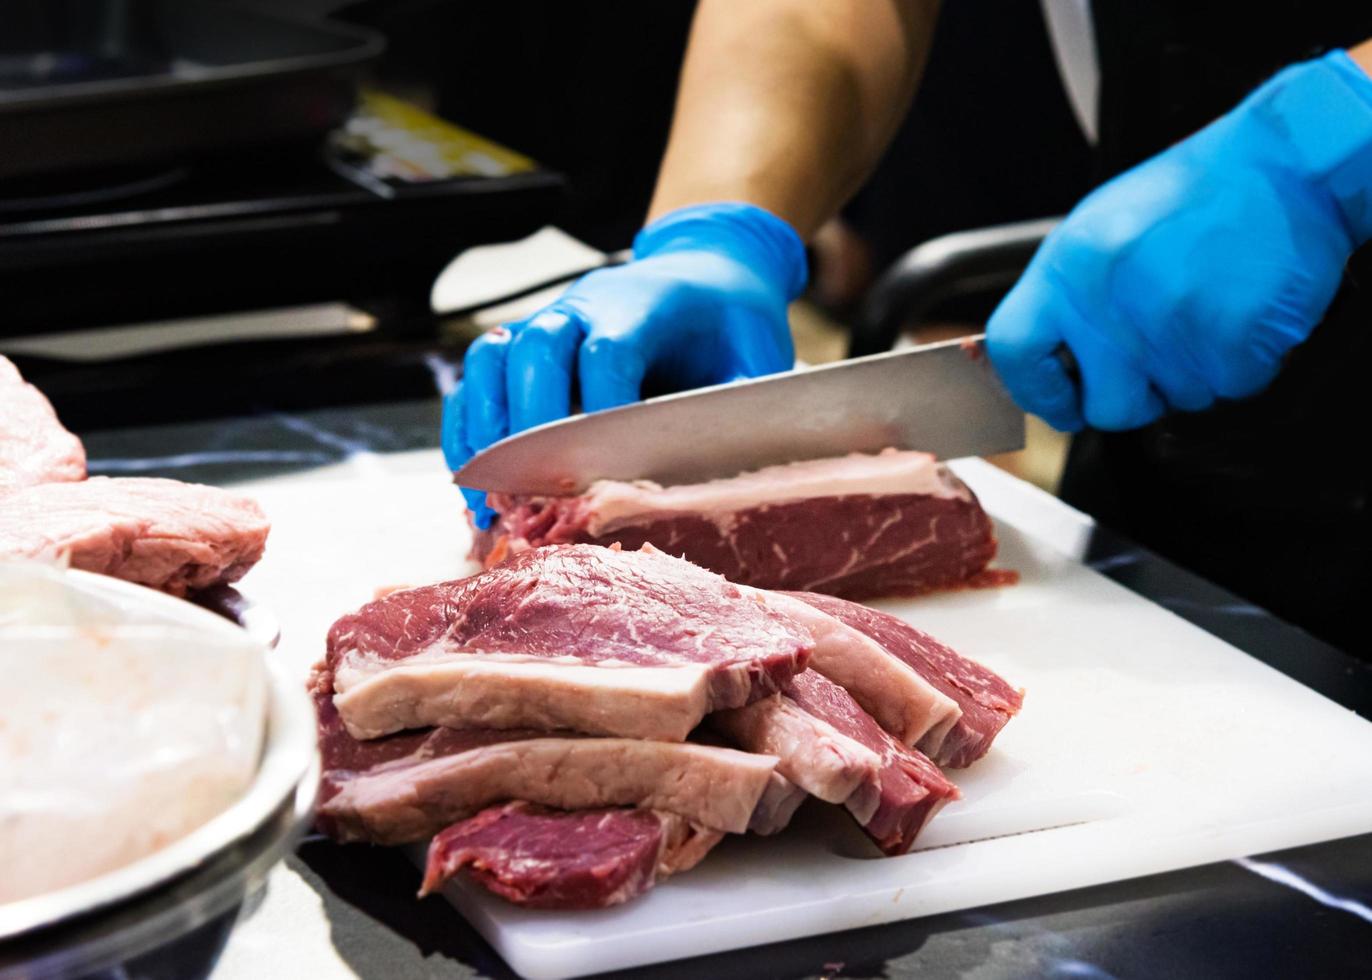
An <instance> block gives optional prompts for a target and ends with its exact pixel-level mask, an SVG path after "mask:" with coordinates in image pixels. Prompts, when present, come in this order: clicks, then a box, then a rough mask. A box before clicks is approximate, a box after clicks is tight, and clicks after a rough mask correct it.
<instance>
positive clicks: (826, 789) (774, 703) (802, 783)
mask: <svg viewBox="0 0 1372 980" xmlns="http://www.w3.org/2000/svg"><path fill="white" fill-rule="evenodd" d="M710 723H711V724H712V725H713V726H714V727H716V728H717V729H718V730H719V731H721V732H723V733H724V734H725V735H727V736H728V737H729V738H731V739H732V740H733V741H734V742H736V743H737V744H738V745H739V746H740V747H741V748H744V749H747V750H748V751H749V752H761V753H765V754H767V755H774V756H776V757H777V758H778V759H780V760H781V761H780V762H778V763H777V772H779V773H781V774H782V775H783V776H785V777H786V778H787V779H789V780H790V781H791V782H793V783H795V784H796V785H797V786H799V787H801V788H802V789H804V790H805V791H806V792H807V793H809V794H810V795H812V796H817V797H819V798H820V799H821V800H824V801H825V802H826V803H843V802H844V801H845V800H847V799H848V797H850V796H851V795H853V793H854V791H856V790H857V788H858V787H859V786H861V785H863V784H864V783H875V782H877V780H878V779H879V778H880V774H881V767H882V759H881V756H880V755H878V754H877V753H876V752H873V751H872V750H871V749H869V748H867V746H865V745H863V744H862V743H860V742H858V741H857V740H856V739H853V738H850V737H849V736H847V735H844V734H843V733H842V732H840V731H838V730H837V729H835V728H834V727H833V726H832V725H830V724H829V723H828V722H825V721H824V720H822V719H820V718H816V717H815V716H814V715H812V714H810V713H809V712H807V711H805V710H803V709H802V708H801V707H800V706H799V705H797V704H796V703H795V702H794V701H792V700H790V699H789V698H787V697H785V696H784V695H774V696H772V697H770V698H766V699H765V700H762V701H758V702H756V703H755V704H750V705H748V706H747V707H746V708H736V709H734V710H732V711H717V712H715V713H714V714H713V715H711V716H710Z"/></svg>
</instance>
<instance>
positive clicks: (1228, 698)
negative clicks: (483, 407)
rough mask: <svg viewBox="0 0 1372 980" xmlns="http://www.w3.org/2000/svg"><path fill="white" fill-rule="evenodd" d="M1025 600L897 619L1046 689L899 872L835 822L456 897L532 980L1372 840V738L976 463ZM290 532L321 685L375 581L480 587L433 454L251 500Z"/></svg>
mask: <svg viewBox="0 0 1372 980" xmlns="http://www.w3.org/2000/svg"><path fill="white" fill-rule="evenodd" d="M956 469H957V470H958V471H959V473H960V474H961V475H962V476H963V478H964V479H966V480H967V482H968V483H969V484H970V485H971V486H972V488H973V489H974V490H976V492H977V493H978V494H979V495H980V496H981V498H982V500H983V502H984V503H985V505H986V507H987V509H988V510H989V511H990V513H991V514H992V516H993V517H995V518H996V522H997V526H998V530H999V534H1000V538H1001V543H1002V546H1001V558H1000V559H999V563H1000V564H1001V565H1002V566H1004V567H1009V568H1015V569H1018V570H1019V572H1020V573H1021V576H1022V578H1021V581H1020V583H1019V584H1018V585H1016V586H1013V587H1009V588H1003V589H996V590H989V591H972V592H960V593H951V594H947V595H941V596H935V597H928V598H924V599H918V600H910V601H899V602H885V603H879V605H880V606H882V608H885V609H887V610H888V611H891V612H894V613H895V614H897V615H899V616H901V617H903V618H905V619H907V620H909V621H910V622H911V623H913V624H915V625H917V626H918V627H920V628H921V629H924V630H927V631H928V632H930V633H932V634H934V635H935V636H937V637H939V638H940V639H942V640H943V641H945V642H947V643H948V644H950V645H951V646H952V647H954V648H955V649H957V650H959V651H961V652H962V653H964V654H966V655H967V656H970V657H973V658H975V659H977V660H980V661H982V662H983V663H985V664H987V665H988V666H990V667H992V668H994V669H996V670H998V671H1000V672H1001V673H1002V674H1004V676H1005V677H1006V678H1007V679H1009V680H1010V681H1011V683H1014V684H1017V685H1020V686H1022V687H1024V688H1025V689H1026V691H1027V697H1026V699H1025V704H1024V710H1023V712H1022V713H1021V714H1020V716H1019V717H1018V718H1016V719H1015V720H1014V721H1012V722H1011V723H1010V724H1009V726H1007V728H1006V729H1005V731H1004V732H1003V733H1002V734H1001V736H1000V738H999V739H998V740H997V741H996V744H995V748H994V749H993V750H992V752H991V754H990V755H989V756H988V757H987V758H985V759H984V760H982V761H981V762H979V763H977V764H976V765H975V766H973V767H972V768H970V769H968V770H964V771H962V772H954V773H952V775H953V778H954V779H955V781H956V782H957V783H958V785H959V786H960V787H961V788H962V791H963V794H964V799H963V800H961V801H959V802H957V803H955V804H952V805H950V806H948V807H947V808H946V809H945V810H943V812H942V813H940V814H939V815H938V817H937V818H936V819H935V820H934V821H933V823H932V824H931V825H930V826H929V828H928V830H927V831H926V832H925V833H924V834H923V835H922V836H921V838H920V848H921V849H920V850H918V851H916V852H914V853H912V854H909V855H906V856H904V857H899V858H880V857H877V856H875V852H874V851H873V850H872V849H871V848H870V846H868V844H867V842H866V839H865V838H864V837H863V836H862V834H861V833H860V832H858V831H857V830H856V828H855V827H854V826H853V825H852V824H851V823H850V822H849V821H848V820H847V818H846V816H845V815H844V814H843V813H842V812H841V811H839V810H838V809H837V808H831V807H823V806H820V805H816V804H814V803H813V801H812V802H811V803H810V804H807V807H806V808H803V809H802V811H801V813H800V814H799V815H798V817H797V820H796V822H795V823H794V824H793V825H792V827H791V828H790V829H788V831H787V832H786V833H784V834H782V835H781V836H780V837H774V838H756V837H745V838H731V839H729V840H727V841H726V842H725V843H724V844H722V845H721V846H720V847H719V848H717V849H716V851H715V852H714V853H712V854H711V855H710V856H709V858H707V859H706V860H705V862H704V863H703V864H702V865H701V866H700V867H698V868H696V869H695V870H693V871H691V872H689V873H687V874H684V875H681V876H679V877H677V878H673V879H671V880H669V881H668V882H666V883H665V884H663V885H661V886H660V887H658V888H657V889H656V890H654V891H653V892H652V893H650V894H649V895H647V896H646V897H645V898H643V899H640V900H638V901H634V902H631V903H629V904H628V905H625V906H622V907H620V908H617V909H610V910H605V911H600V912H583V913H548V912H532V911H524V910H521V909H518V908H516V907H514V906H511V905H509V904H507V903H505V902H502V901H501V900H499V899H495V898H492V897H491V896H489V895H487V894H486V893H484V892H482V891H481V890H479V889H476V888H471V887H468V886H465V885H464V884H462V883H457V884H454V885H453V886H451V887H450V889H449V890H448V893H447V894H448V896H449V898H450V899H451V900H452V902H453V903H454V905H456V906H457V908H458V909H460V910H461V911H462V913H463V914H464V915H465V916H466V917H467V919H468V920H469V921H470V922H471V923H472V924H473V925H474V926H475V927H476V928H477V929H478V930H479V931H480V932H481V933H482V935H484V936H485V937H486V939H487V940H488V941H489V942H490V943H491V944H492V945H493V946H494V947H495V948H496V949H497V950H498V951H499V952H500V954H501V955H502V956H503V957H504V958H505V960H506V961H507V962H508V963H509V964H510V966H511V967H513V968H514V969H515V970H516V971H518V972H520V973H522V974H524V975H526V976H529V977H533V978H560V977H571V976H578V975H582V974H587V973H593V972H599V971H602V970H610V969H616V968H621V967H629V966H634V965H640V964H646V963H653V962H660V961H664V960H670V959H677V958H681V957H687V956H695V955H700V954H703V953H710V952H716V951H720V950H726V949H734V948H738V947H743V946H752V945H758V944H762V943H769V942H775V941H779V940H785V939H791V938H795V937H798V936H808V935H813V934H817V933H822V932H831V931H836V930H841V929H850V928H856V927H860V926H868V925H873V924H877V923H882V922H890V921H893V920H898V919H908V918H914V917H917V916H923V915H930V914H933V913H937V912H947V911H952V910H956V909H962V908H968V907H972V906H977V905H984V904H988V903H992V902H1000V901H1005V900H1008V899H1014V898H1021V897H1025V896H1030V895H1040V894H1044V893H1047V892H1052V891H1060V890H1063V889H1068V888H1077V887H1082V886H1087V885H1093V884H1098V883H1101V882H1106V881H1111V880H1116V879H1120V878H1127V877H1132V876H1138V875H1146V874H1152V873H1155V872H1160V871H1166V870H1171V869H1175V868H1180V867H1185V866H1188V865H1195V864H1200V863H1205V862H1210V861H1217V860H1224V859H1228V858H1233V857H1238V856H1241V855H1246V854H1253V853H1257V852H1261V851H1266V850H1273V849H1277V848H1283V847H1291V846H1297V845H1300V844H1307V843H1313V842H1316V841H1320V840H1327V839H1331V838H1335V837H1340V836H1346V835H1350V834H1354V833H1358V832H1361V831H1366V830H1369V829H1372V724H1369V723H1367V722H1365V721H1363V720H1362V719H1360V718H1358V717H1357V716H1356V715H1354V714H1353V713H1352V712H1350V711H1348V710H1346V709H1344V708H1341V707H1339V706H1338V705H1335V704H1334V703H1332V702H1330V701H1328V700H1327V699H1325V698H1323V697H1321V696H1320V695H1318V694H1315V693H1314V692H1313V691H1310V690H1309V689H1308V688H1305V687H1303V686H1301V685H1299V684H1297V683H1296V682H1294V681H1292V680H1290V679H1288V678H1286V677H1285V676H1283V675H1282V674H1280V673H1278V672H1277V671H1275V670H1272V669H1271V668H1268V667H1266V666H1264V665H1263V664H1261V663H1259V662H1258V661H1256V660H1254V659H1252V658H1251V657H1249V656H1247V655H1245V654H1243V653H1242V652H1240V651H1238V650H1236V649H1234V648H1233V647H1231V646H1229V645H1227V644H1225V643H1223V642H1221V641H1220V640H1217V639H1215V638H1214V637H1212V636H1210V635H1209V634H1207V633H1205V632H1203V631H1201V630H1199V629H1197V628H1196V627H1194V626H1191V625H1190V624H1189V623H1187V622H1185V621H1184V620H1182V619H1180V618H1178V617H1176V616H1175V615H1173V614H1172V613H1170V612H1168V611H1166V610H1164V609H1162V608H1161V607H1159V606H1156V605H1154V604H1152V603H1150V602H1148V601H1147V600H1145V599H1142V598H1140V597H1139V596H1137V595H1135V594H1133V593H1131V592H1129V591H1128V590H1126V589H1124V588H1122V587H1121V586H1119V585H1116V584H1115V583H1113V582H1111V581H1109V580H1108V579H1106V578H1104V577H1103V576H1101V575H1099V574H1097V573H1096V572H1094V571H1092V570H1090V569H1088V568H1086V567H1085V566H1083V565H1082V564H1081V562H1080V560H1079V556H1080V553H1081V549H1082V547H1083V545H1084V543H1085V540H1086V537H1087V535H1088V534H1089V531H1090V526H1091V525H1090V521H1089V519H1087V518H1085V517H1084V516H1082V515H1081V514H1079V513H1078V512H1076V511H1073V510H1072V509H1070V508H1068V507H1066V506H1065V505H1063V504H1061V503H1060V502H1059V501H1057V500H1055V499H1053V498H1052V497H1049V496H1048V495H1046V494H1043V493H1042V492H1041V491H1038V490H1036V489H1034V488H1033V487H1031V486H1030V485H1028V484H1026V483H1023V482H1022V481H1019V480H1017V479H1015V478H1013V477H1011V476H1008V475H1007V474H1005V473H1003V472H1001V471H999V470H997V469H995V468H993V467H991V466H990V465H989V464H986V463H983V462H981V461H979V460H966V461H960V462H959V463H958V464H956ZM243 488H244V489H247V490H250V491H251V492H253V493H254V494H256V495H257V496H258V498H259V499H260V500H261V502H262V504H263V506H264V507H265V508H266V509H267V511H268V513H269V514H270V516H271V517H272V519H273V522H274V529H273V532H272V540H271V542H270V544H269V547H268V557H267V559H266V560H265V561H264V562H263V563H262V565H261V566H259V568H258V569H256V570H254V571H253V572H252V574H251V575H250V576H249V577H248V578H247V579H246V580H245V581H244V583H243V588H244V591H245V592H247V593H249V594H250V595H252V596H254V597H256V598H259V599H261V600H263V601H265V602H266V603H268V604H269V605H271V606H272V607H273V608H274V609H276V610H278V613H279V615H280V617H281V619H282V626H283V641H282V649H281V652H282V655H283V656H286V657H289V658H290V659H291V662H292V664H293V665H295V666H297V667H298V668H299V670H300V671H301V675H302V677H303V675H304V671H305V670H306V669H307V667H308V665H309V664H310V663H311V662H313V660H315V659H317V658H318V656H319V655H320V653H321V652H322V649H323V639H324V634H325V631H326V630H327V628H328V625H329V624H330V622H332V620H333V619H334V618H335V617H336V616H338V615H340V614H342V613H344V612H346V611H349V610H350V609H352V608H354V607H355V606H356V605H358V604H360V603H361V602H363V601H365V600H367V599H369V598H370V597H371V592H372V590H373V588H374V587H375V586H378V585H388V584H402V583H411V584H418V583H424V582H429V581H434V580H437V579H440V578H444V577H453V576H455V575H459V574H464V573H466V572H467V571H468V570H470V566H468V565H467V564H466V563H465V561H464V557H463V556H464V554H465V551H466V548H467V542H468V534H467V530H466V527H465V523H464V522H463V520H462V517H461V513H460V507H459V502H458V498H457V495H456V493H455V491H454V490H453V489H452V487H451V484H450V483H448V481H447V478H446V473H445V472H444V470H443V467H442V464H441V462H439V460H438V454H437V453H436V452H433V453H430V452H425V453H411V454H403V455H399V456H392V457H374V456H364V457H361V458H359V459H356V460H354V461H352V462H351V463H349V464H344V465H341V466H339V467H336V468H334V469H332V470H329V471H326V472H322V473H321V472H318V471H316V472H314V473H312V474H310V476H309V477H308V478H290V479H281V480H274V481H265V482H259V483H255V484H250V485H244V486H243Z"/></svg>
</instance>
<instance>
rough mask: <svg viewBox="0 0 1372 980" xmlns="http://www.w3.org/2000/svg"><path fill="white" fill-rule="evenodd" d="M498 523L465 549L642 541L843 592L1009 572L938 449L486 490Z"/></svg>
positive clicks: (887, 591)
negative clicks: (684, 476)
mask: <svg viewBox="0 0 1372 980" xmlns="http://www.w3.org/2000/svg"><path fill="white" fill-rule="evenodd" d="M488 500H489V503H490V505H491V507H493V508H494V509H495V510H496V511H497V512H499V515H500V516H499V518H498V520H497V522H496V524H495V525H493V527H492V529H491V530H490V531H489V532H480V533H478V534H477V535H476V538H475V542H476V543H475V546H474V552H473V556H474V557H475V558H477V559H479V560H482V561H483V562H486V563H493V562H496V561H499V560H501V559H503V558H504V557H506V556H507V555H509V554H511V553H514V552H518V551H521V550H524V549H526V548H530V547H537V546H539V545H545V544H567V543H591V544H611V543H613V542H619V543H621V544H622V545H623V546H624V547H625V548H638V547H639V546H641V545H642V544H644V543H645V542H647V543H651V544H653V545H655V546H657V547H658V548H661V549H662V550H663V551H666V552H668V553H669V554H673V555H681V556H683V557H685V558H686V559H688V560H689V561H692V562H694V563H695V564H697V565H700V566H702V567H704V568H708V569H711V570H712V571H716V572H719V573H720V574H722V575H724V576H725V577H726V578H728V579H729V580H730V581H732V582H738V583H741V584H746V585H754V586H757V587H759V588H766V589H795V590H804V591H813V592H827V593H831V594H834V595H842V596H848V597H850V598H867V597H872V596H884V595H917V594H919V593H923V592H928V591H930V590H933V589H943V588H950V587H955V586H967V585H975V584H996V583H1000V582H1004V581H1007V580H1012V578H1013V576H1012V575H1011V574H1009V573H1004V572H1000V573H989V572H986V566H987V564H988V563H989V562H990V561H991V559H992V558H993V557H995V553H996V538H995V531H994V528H993V527H992V525H991V521H990V518H988V517H987V516H986V512H985V511H984V510H982V508H981V505H980V504H979V503H978V502H977V499H976V497H975V496H974V495H973V493H972V491H971V490H969V489H968V488H967V486H966V485H965V484H963V483H962V481H960V480H959V479H958V478H957V477H956V476H954V475H953V474H952V473H951V472H950V471H949V470H948V469H947V468H946V467H945V466H943V465H942V464H940V463H939V462H937V461H936V460H935V459H934V457H933V456H930V455H929V454H927V453H918V452H897V451H894V450H888V451H887V452H884V453H879V454H876V455H852V456H845V457H842V458H839V459H828V460H816V461H812V462H805V463H793V464H790V465H787V466H771V467H767V468H765V469H761V470H757V471H755V472H752V473H745V474H743V475H741V476H738V477H734V478H731V479H727V480H712V481H710V482H708V483H701V484H693V485H688V486H675V487H661V486H658V485H657V484H654V483H647V482H636V483H624V482H619V481H609V480H606V481H601V482H599V483H596V484H595V485H593V486H592V487H591V488H590V490H588V491H587V492H586V493H584V494H582V495H580V496H574V497H511V496H509V495H506V494H491V495H490V496H489V498H488Z"/></svg>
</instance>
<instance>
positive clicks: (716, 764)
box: [313, 671, 794, 844]
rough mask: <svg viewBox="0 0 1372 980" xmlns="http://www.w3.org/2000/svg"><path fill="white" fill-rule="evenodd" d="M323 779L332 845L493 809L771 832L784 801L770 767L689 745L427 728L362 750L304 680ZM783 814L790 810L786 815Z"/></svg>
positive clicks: (317, 689)
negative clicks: (678, 820)
mask: <svg viewBox="0 0 1372 980" xmlns="http://www.w3.org/2000/svg"><path fill="white" fill-rule="evenodd" d="M313 685H314V698H315V708H316V711H317V712H318V716H319V746H320V754H321V756H322V759H323V777H322V786H321V791H320V807H319V816H318V825H319V828H320V829H321V830H322V831H324V832H325V833H327V834H329V835H330V836H332V837H334V838H336V839H338V840H341V841H371V842H372V843H376V844H403V843H408V842H412V841H418V840H423V839H425V838H426V837H428V836H430V835H431V834H434V833H437V832H438V831H440V830H442V829H443V828H444V827H445V826H447V825H448V824H451V823H453V822H454V821H456V820H465V819H467V818H468V817H471V816H473V815H474V814H476V813H478V812H479V811H481V810H483V809H485V808H486V807H488V806H491V805H492V804H496V803H502V802H505V801H509V800H524V801H528V802H530V803H537V804H542V805H544V806H549V807H558V808H562V809H569V810H577V809H586V808H596V807H609V806H637V807H643V808H645V809H656V810H664V811H667V812H671V813H675V814H678V815H679V816H682V817H685V818H687V819H688V820H690V821H692V822H694V823H696V824H698V825H700V826H702V827H707V828H711V829H714V830H719V831H725V832H730V833H743V832H744V831H746V830H748V829H749V827H750V825H752V824H753V823H754V822H755V821H757V822H760V823H762V824H769V823H773V822H775V821H776V819H777V812H778V811H779V810H781V809H784V807H785V806H787V805H791V804H792V802H793V795H792V792H791V790H790V789H789V788H788V787H787V786H786V784H785V783H782V782H779V781H778V780H776V779H775V778H774V775H775V774H774V770H775V768H776V762H777V760H776V758H775V757H772V756H764V755H756V754H752V753H748V752H739V751H737V750H734V749H727V748H718V747H715V746H708V745H697V744H694V743H690V742H651V741H642V740H638V739H626V738H590V737H585V736H576V735H549V734H548V733H546V732H538V731H529V730H522V731H496V730H493V729H469V730H459V729H452V728H433V729H429V730H426V731H418V732H404V733H401V734H398V735H391V736H389V737H386V738H380V739H372V740H369V741H359V740H358V739H354V738H353V737H352V736H351V735H349V734H348V732H347V730H346V728H344V726H343V723H342V721H341V720H340V718H339V716H338V712H337V710H336V709H335V708H334V705H333V701H332V699H331V698H330V696H329V685H328V674H327V672H326V671H320V672H318V673H317V674H316V676H315V679H314V681H313ZM791 809H794V806H793V805H791Z"/></svg>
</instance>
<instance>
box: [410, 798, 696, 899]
mask: <svg viewBox="0 0 1372 980" xmlns="http://www.w3.org/2000/svg"><path fill="white" fill-rule="evenodd" d="M722 837H723V834H721V833H720V832H718V831H712V830H706V829H703V828H701V827H698V826H695V825H694V824H692V823H691V822H690V821H688V820H686V819H684V818H683V817H681V816H679V815H678V814H675V813H664V812H662V811H658V810H630V809H623V808H615V809H594V810H575V811H567V810H552V809H549V808H547V807H540V806H534V805H531V804H529V803H526V802H522V801H518V802H514V803H507V804H503V805H501V806H496V807H491V808H489V809H486V810H483V811H482V812H480V813H478V814H476V815H475V816H473V817H470V818H468V819H467V820H463V821H461V822H459V823H456V824H453V825H452V826H450V827H447V828H445V829H444V830H442V831H440V832H439V833H438V835H437V836H436V837H434V839H433V842H432V843H431V844H430V845H429V855H428V862H427V866H426V869H425V874H424V885H423V888H422V890H421V892H420V894H421V895H423V894H428V893H429V892H432V891H435V890H437V889H438V888H441V887H442V886H443V884H444V882H446V881H447V880H448V879H450V878H452V877H453V876H455V875H456V874H458V872H460V871H461V870H462V869H464V868H466V869H469V873H470V875H471V877H472V879H473V880H475V881H476V882H477V883H479V884H480V885H481V886H482V887H484V888H486V889H487V890H488V891H490V892H493V893H494V894H496V895H499V896H501V897H502V898H505V899H507V900H509V901H511V902H513V903H515V904H516V905H523V906H527V907H529V908H540V909H597V908H606V907H608V906H611V905H618V904H620V903H621V902H626V901H628V900H629V899H631V898H636V897H637V896H639V895H641V894H643V893H644V892H646V891H648V890H649V889H650V888H652V887H653V885H654V884H656V883H657V882H658V881H660V880H661V879H663V878H666V877H667V876H668V875H671V874H674V873H676V872H678V871H685V870H688V869H690V868H692V867H694V866H695V865H696V864H697V863H699V862H700V860H701V859H702V858H704V857H705V855H706V854H708V853H709V851H710V849H711V848H712V847H714V846H715V844H717V843H718V842H719V841H720V839H721V838H722Z"/></svg>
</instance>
